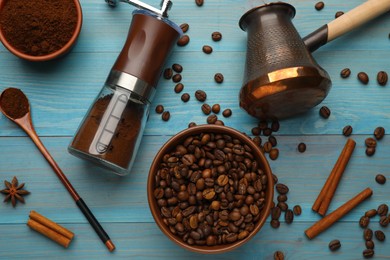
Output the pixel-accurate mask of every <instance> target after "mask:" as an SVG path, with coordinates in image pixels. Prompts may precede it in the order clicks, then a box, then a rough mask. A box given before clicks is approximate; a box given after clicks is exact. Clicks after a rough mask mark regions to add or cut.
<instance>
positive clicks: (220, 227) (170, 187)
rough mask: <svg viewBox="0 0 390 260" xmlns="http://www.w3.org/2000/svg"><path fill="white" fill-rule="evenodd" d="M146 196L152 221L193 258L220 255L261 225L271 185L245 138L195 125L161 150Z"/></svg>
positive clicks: (259, 157) (254, 148)
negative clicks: (188, 251) (191, 252)
mask: <svg viewBox="0 0 390 260" xmlns="http://www.w3.org/2000/svg"><path fill="white" fill-rule="evenodd" d="M147 191H148V202H149V207H150V210H151V212H152V215H153V218H154V220H155V221H156V223H157V225H158V227H159V228H160V229H161V231H162V232H163V233H164V234H165V235H166V236H168V237H169V238H170V239H171V240H172V241H174V242H175V243H176V244H178V245H179V246H181V247H183V248H186V249H188V250H190V251H194V252H198V253H204V254H213V253H224V252H227V251H230V250H233V249H235V248H237V247H239V246H241V245H243V244H245V243H246V242H248V241H249V240H250V239H251V238H252V237H254V236H255V235H256V233H257V232H258V231H259V230H260V229H261V227H262V226H263V225H264V223H265V221H266V219H267V217H268V215H269V213H270V209H271V204H272V198H273V179H272V172H271V169H270V167H269V164H268V162H267V159H266V158H265V156H264V154H263V153H262V152H261V151H260V149H259V147H258V146H256V144H255V143H254V142H253V141H252V140H251V139H250V138H248V137H247V136H245V135H244V134H242V133H240V132H238V131H237V130H235V129H232V128H229V127H226V126H219V125H200V126H195V127H190V128H188V129H186V130H183V131H182V132H180V133H178V134H176V135H175V136H173V137H172V138H171V139H170V140H168V141H167V142H166V143H165V144H164V145H163V146H162V148H161V149H160V150H159V152H158V153H157V155H156V157H155V158H154V160H153V163H152V165H151V167H150V171H149V177H148V184H147Z"/></svg>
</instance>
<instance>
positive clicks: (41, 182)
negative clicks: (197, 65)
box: [0, 135, 390, 223]
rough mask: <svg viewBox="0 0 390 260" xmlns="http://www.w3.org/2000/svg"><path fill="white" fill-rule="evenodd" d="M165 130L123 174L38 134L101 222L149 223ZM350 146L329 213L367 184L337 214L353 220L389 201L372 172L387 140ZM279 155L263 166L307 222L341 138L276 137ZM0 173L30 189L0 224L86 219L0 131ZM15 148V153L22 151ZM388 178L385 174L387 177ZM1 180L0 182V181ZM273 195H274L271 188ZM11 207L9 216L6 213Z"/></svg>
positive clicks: (34, 155) (387, 150) (383, 157)
mask: <svg viewBox="0 0 390 260" xmlns="http://www.w3.org/2000/svg"><path fill="white" fill-rule="evenodd" d="M168 138H169V136H145V138H144V139H143V141H142V145H141V148H140V150H139V153H138V155H137V158H136V163H135V165H134V168H133V169H132V172H131V173H130V174H129V175H128V176H126V177H119V176H117V175H115V174H113V173H110V172H107V171H105V170H103V169H100V168H98V167H96V166H94V165H92V164H90V163H88V162H86V161H84V160H80V159H78V158H76V157H73V156H72V155H70V154H68V153H67V151H66V148H67V145H68V144H69V142H70V139H69V138H58V137H50V138H43V139H42V141H43V143H44V144H45V145H46V146H47V149H48V150H49V151H50V152H51V153H52V155H53V157H54V158H55V159H56V160H57V162H58V164H59V166H60V167H61V168H62V170H63V171H64V173H65V174H66V175H67V177H68V179H69V180H70V182H71V183H72V184H73V186H74V187H75V189H76V190H77V191H78V192H79V194H80V196H81V197H83V199H84V200H85V201H86V203H87V204H88V206H89V207H90V208H91V210H92V211H93V212H94V214H95V215H96V217H97V218H98V219H99V220H101V221H103V222H122V221H128V222H144V221H147V222H152V221H153V219H152V217H151V215H150V211H149V207H148V203H147V195H146V181H147V176H148V171H149V167H150V164H151V162H152V160H153V157H154V156H155V154H156V153H157V151H158V149H159V147H161V146H162V144H163V143H164V142H165V141H166V140H167V139H168ZM353 138H354V139H355V141H356V143H357V145H356V149H355V151H354V153H353V155H352V158H351V161H350V163H349V165H348V167H347V169H346V171H345V173H344V175H343V178H342V180H341V182H340V185H339V187H338V189H337V192H336V194H335V197H334V199H333V201H332V203H331V205H330V208H329V212H331V211H333V210H334V209H336V208H337V207H338V206H340V205H342V204H343V203H344V202H345V201H347V200H349V199H350V198H352V197H353V196H354V195H356V194H357V193H359V192H360V191H361V190H363V189H364V188H366V187H371V188H372V189H373V191H374V195H373V197H372V198H371V199H369V200H368V201H366V202H364V203H363V204H362V205H360V206H359V207H358V208H357V209H355V210H354V211H352V212H351V213H350V214H349V215H348V216H346V217H345V218H344V219H343V220H342V221H358V220H359V218H360V216H362V215H363V214H364V212H365V211H366V210H369V209H371V208H377V207H378V206H379V205H380V204H381V203H388V198H389V197H390V190H389V189H388V188H387V187H388V184H385V185H379V184H377V183H376V182H375V176H376V174H378V173H382V174H384V175H387V171H386V168H387V165H388V162H389V154H390V145H389V142H390V140H389V139H388V138H384V139H383V140H381V141H380V142H379V144H378V147H377V152H376V154H375V155H374V156H373V157H367V156H366V155H365V153H364V152H365V147H364V139H365V138H366V136H361V135H359V136H353ZM277 139H278V146H277V147H278V149H279V150H280V156H279V159H278V160H276V161H271V160H269V162H270V165H271V168H272V170H273V171H274V173H275V174H276V175H277V176H278V178H279V182H281V183H285V184H287V185H288V186H289V187H290V192H289V194H288V197H289V200H288V204H289V205H290V207H293V206H294V205H296V204H299V205H301V207H302V209H303V214H302V216H300V217H298V218H296V221H298V222H300V221H313V220H317V219H319V216H318V215H316V214H315V213H313V212H312V211H311V206H312V204H313V202H314V200H315V198H316V197H317V195H318V193H319V191H320V190H321V188H322V185H323V184H324V183H325V181H326V179H327V177H328V175H329V173H330V171H331V169H332V168H333V165H334V163H335V162H336V160H337V157H338V156H339V154H340V152H341V150H342V147H343V146H344V143H345V141H346V139H345V137H342V136H321V137H318V136H311V135H308V136H280V137H279V136H278V137H277ZM299 142H305V143H306V145H307V151H306V152H305V153H303V154H301V153H299V152H298V151H297V145H298V143H299ZM0 151H1V152H0V158H1V163H0V172H1V173H2V177H1V180H0V181H2V180H11V179H12V177H13V176H17V177H18V178H19V181H20V182H25V183H26V186H25V188H26V189H27V190H29V191H30V192H31V194H30V195H28V196H26V205H21V204H20V205H18V210H17V211H16V210H15V209H14V208H12V206H11V205H10V204H3V205H0V223H23V222H24V221H25V219H26V216H28V212H29V211H30V210H36V211H37V212H42V214H44V213H46V214H53V215H54V216H56V217H57V218H58V219H59V220H60V221H61V222H63V221H66V222H68V223H70V222H72V223H75V222H76V223H79V222H82V223H85V222H86V220H85V218H84V216H83V215H82V214H81V213H80V212H79V211H78V209H77V207H76V206H75V204H74V202H73V200H72V199H71V197H70V196H69V194H68V193H67V191H66V190H65V188H64V187H63V186H62V184H61V183H60V181H59V180H58V179H57V177H56V176H55V174H54V173H53V172H52V170H51V168H50V167H49V165H48V164H47V162H46V161H45V160H44V159H43V157H42V156H41V155H40V154H39V152H38V150H37V149H36V148H35V147H34V145H33V144H32V142H31V141H30V140H29V139H28V138H14V137H4V138H1V142H0ZM21 151H22V152H21ZM387 177H388V176H387ZM1 185H3V184H1ZM275 198H276V195H275ZM10 214H12V218H10V217H9V216H10Z"/></svg>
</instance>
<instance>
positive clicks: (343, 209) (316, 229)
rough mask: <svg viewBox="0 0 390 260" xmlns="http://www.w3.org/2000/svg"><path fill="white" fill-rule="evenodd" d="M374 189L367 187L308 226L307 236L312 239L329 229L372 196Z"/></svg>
mask: <svg viewBox="0 0 390 260" xmlns="http://www.w3.org/2000/svg"><path fill="white" fill-rule="evenodd" d="M371 195H372V190H371V189H370V188H366V189H365V190H363V191H362V192H360V193H359V194H357V195H356V196H355V197H353V198H352V199H350V200H349V201H347V202H346V203H344V204H343V205H341V206H340V207H339V208H337V209H336V210H335V211H333V212H332V213H330V214H329V215H327V216H325V217H324V218H322V219H321V220H319V221H317V222H316V223H315V224H314V225H312V226H311V227H310V228H308V229H307V230H306V231H305V234H306V236H307V237H308V238H309V239H312V238H314V237H316V236H317V235H319V234H320V233H322V232H323V231H325V230H326V229H328V228H329V227H330V226H331V225H333V224H334V223H335V222H336V221H337V220H339V219H340V218H342V217H343V216H345V215H346V214H347V213H348V212H350V211H351V210H352V209H354V208H355V207H356V206H357V205H359V204H360V203H361V202H363V201H364V200H365V199H367V198H369V197H371Z"/></svg>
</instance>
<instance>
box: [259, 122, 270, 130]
mask: <svg viewBox="0 0 390 260" xmlns="http://www.w3.org/2000/svg"><path fill="white" fill-rule="evenodd" d="M257 126H258V127H259V128H260V130H264V129H266V128H267V127H268V122H267V121H265V120H261V121H260V122H259V124H258V125H257Z"/></svg>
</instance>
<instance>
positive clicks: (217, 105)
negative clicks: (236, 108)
mask: <svg viewBox="0 0 390 260" xmlns="http://www.w3.org/2000/svg"><path fill="white" fill-rule="evenodd" d="M211 111H212V112H213V113H214V114H218V113H219V111H221V106H220V105H219V104H214V105H213V106H212V107H211Z"/></svg>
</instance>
